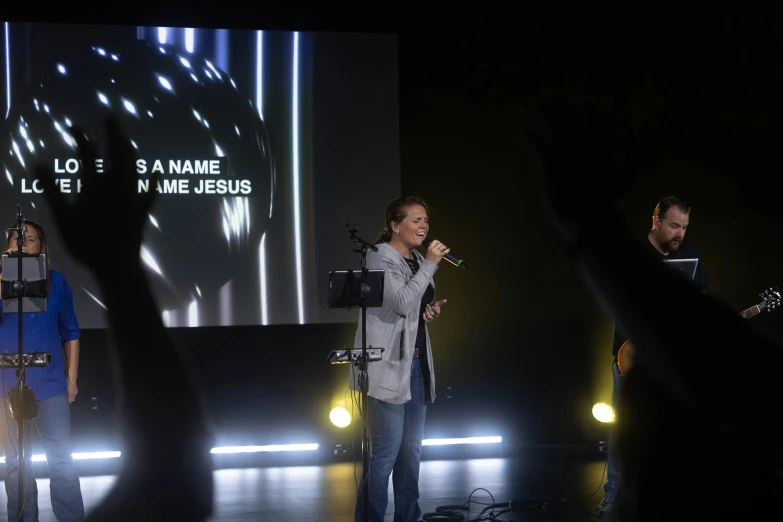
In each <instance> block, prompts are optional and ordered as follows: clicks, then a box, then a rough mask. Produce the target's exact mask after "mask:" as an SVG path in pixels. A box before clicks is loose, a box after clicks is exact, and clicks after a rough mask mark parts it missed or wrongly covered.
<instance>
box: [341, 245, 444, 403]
mask: <svg viewBox="0 0 783 522" xmlns="http://www.w3.org/2000/svg"><path fill="white" fill-rule="evenodd" d="M377 247H378V252H373V251H372V250H370V251H369V252H367V268H368V269H370V270H373V269H380V270H385V277H384V290H383V306H381V307H380V308H368V309H367V346H368V347H370V346H375V347H379V348H385V350H384V352H383V359H382V360H380V361H373V362H370V363H368V365H367V376H368V379H369V391H368V395H369V396H370V397H373V398H375V399H378V400H381V401H385V402H388V403H391V404H404V403H406V402H407V401H409V400H410V399H411V389H410V388H411V386H410V384H411V363H412V361H413V348H414V343H415V342H416V334H417V332H418V330H419V311H420V309H421V298H422V296H423V295H424V292H425V291H426V290H427V286H428V285H430V284H432V287H433V289H434V288H435V283H434V281H433V275H435V271H436V270H437V269H438V265H436V264H435V263H433V262H432V261H429V260H427V259H424V257H423V256H422V255H421V254H419V253H418V252H417V251H415V250H414V251H413V255H414V256H416V259H417V260H418V262H419V270H418V271H417V272H416V275H413V272H412V271H411V269H410V267H409V266H408V263H407V262H406V261H405V258H404V257H402V254H400V253H399V252H398V251H397V250H395V249H394V247H391V246H389V245H388V244H386V243H381V244H379V245H377ZM361 326H362V325H361V310H359V324H358V327H357V329H356V339H355V341H354V347H356V348H361V347H362V328H361ZM425 328H426V327H425ZM426 338H427V361H428V363H429V364H428V366H429V371H430V399H431V400H432V401H434V400H435V367H434V366H433V362H432V349H431V347H430V336H429V332H427V335H426ZM356 370H357V368H356V367H355V366H354V365H353V364H352V365H351V370H350V371H351V375H350V381H351V382H350V388H351V389H352V390H359V382H358V376H359V373H358V372H357V371H356ZM425 384H426V383H425Z"/></svg>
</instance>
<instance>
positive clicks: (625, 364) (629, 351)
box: [617, 339, 634, 377]
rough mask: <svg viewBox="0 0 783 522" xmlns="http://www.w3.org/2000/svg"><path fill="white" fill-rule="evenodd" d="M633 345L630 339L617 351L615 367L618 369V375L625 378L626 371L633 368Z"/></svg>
mask: <svg viewBox="0 0 783 522" xmlns="http://www.w3.org/2000/svg"><path fill="white" fill-rule="evenodd" d="M633 356H634V345H633V343H632V342H631V340H630V339H628V340H627V341H625V342H624V343H623V345H622V346H621V347H620V349H619V350H618V351H617V366H618V367H619V368H620V375H622V376H623V377H625V375H626V374H627V373H628V370H630V369H631V366H633Z"/></svg>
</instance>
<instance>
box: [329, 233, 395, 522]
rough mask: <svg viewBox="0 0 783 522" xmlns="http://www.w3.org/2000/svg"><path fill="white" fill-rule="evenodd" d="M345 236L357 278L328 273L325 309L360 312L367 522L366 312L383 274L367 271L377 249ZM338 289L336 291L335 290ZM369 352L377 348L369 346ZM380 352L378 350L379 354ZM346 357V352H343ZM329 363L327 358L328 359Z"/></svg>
mask: <svg viewBox="0 0 783 522" xmlns="http://www.w3.org/2000/svg"><path fill="white" fill-rule="evenodd" d="M345 227H346V228H347V229H348V233H349V234H351V241H353V242H354V243H356V244H357V245H358V246H359V248H356V249H354V253H356V254H361V256H362V257H361V260H362V268H361V271H360V272H359V277H356V272H355V271H354V270H344V271H336V270H334V271H332V272H330V273H329V281H330V285H329V301H328V305H329V308H347V309H348V310H350V309H351V308H352V307H355V306H359V307H361V309H362V319H361V329H362V347H361V355H359V356H358V357H356V360H355V361H354V362H353V364H354V365H355V366H358V367H359V390H360V394H359V397H360V399H359V401H360V402H359V415H360V416H361V418H362V475H363V476H364V479H363V480H362V482H361V494H362V497H361V512H362V522H368V521H369V511H368V507H369V504H370V502H369V489H368V485H369V481H370V458H369V450H370V430H369V427H368V425H367V392H368V391H369V389H370V387H369V383H368V378H367V364H368V363H369V362H371V361H372V360H378V359H379V357H378V358H372V359H370V357H369V354H368V352H367V308H378V307H381V306H382V305H383V288H384V274H385V272H384V271H383V270H368V269H367V251H368V250H372V251H373V252H377V251H378V247H376V246H375V245H373V244H371V243H368V242H367V241H365V240H364V239H362V238H360V237H358V236H357V235H356V232H357V231H358V230H359V227H357V226H356V225H354V226H353V227H351V225H350V223H348V224H346V225H345ZM338 287H339V288H338ZM371 348H373V349H376V350H377V349H378V348H379V347H375V346H372V347H371ZM383 350H384V348H380V351H381V352H382V351H383ZM347 353H348V354H350V351H348V352H347ZM330 360H332V359H331V355H330Z"/></svg>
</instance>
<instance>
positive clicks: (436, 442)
mask: <svg viewBox="0 0 783 522" xmlns="http://www.w3.org/2000/svg"><path fill="white" fill-rule="evenodd" d="M502 441H503V439H502V437H465V438H455V439H424V440H423V441H422V445H423V446H446V445H452V444H498V443H500V442H502ZM319 448H320V445H318V444H272V445H268V446H220V447H217V448H212V450H211V451H210V453H213V454H223V455H226V454H237V453H276V452H282V451H316V450H318V449H319ZM72 455H73V459H74V460H96V459H116V458H119V457H120V456H121V455H122V454H121V452H119V451H95V452H87V453H73V454H72ZM32 458H33V462H46V455H41V454H38V455H33V457H32ZM0 462H2V463H5V457H0Z"/></svg>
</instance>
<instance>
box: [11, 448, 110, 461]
mask: <svg viewBox="0 0 783 522" xmlns="http://www.w3.org/2000/svg"><path fill="white" fill-rule="evenodd" d="M71 455H72V456H73V460H91V459H116V458H119V456H120V452H119V451H93V452H91V453H71ZM0 462H2V463H3V464H5V457H0ZM33 462H46V455H40V454H38V455H33Z"/></svg>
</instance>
